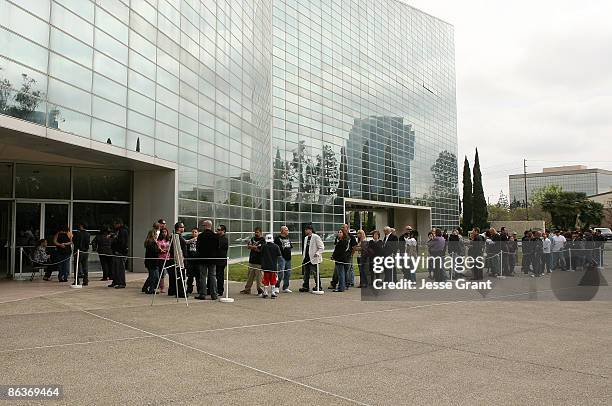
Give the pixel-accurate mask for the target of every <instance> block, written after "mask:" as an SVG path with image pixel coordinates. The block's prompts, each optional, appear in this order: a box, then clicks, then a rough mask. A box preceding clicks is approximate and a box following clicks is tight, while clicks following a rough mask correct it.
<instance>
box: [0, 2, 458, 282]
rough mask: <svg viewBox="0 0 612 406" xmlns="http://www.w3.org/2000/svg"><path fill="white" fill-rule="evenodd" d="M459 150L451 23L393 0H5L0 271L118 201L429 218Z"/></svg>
mask: <svg viewBox="0 0 612 406" xmlns="http://www.w3.org/2000/svg"><path fill="white" fill-rule="evenodd" d="M456 155H457V134H456V103H455V68H454V40H453V27H452V26H451V25H449V24H448V23H446V22H444V21H441V20H440V19H438V18H435V17H432V16H430V15H428V14H426V13H423V12H421V11H419V10H417V9H414V8H412V7H410V6H409V5H407V4H405V3H403V2H400V1H398V0H381V1H372V0H272V1H271V0H96V1H90V0H37V1H23V0H0V178H1V179H2V182H0V249H1V250H2V252H1V253H0V273H2V274H6V275H8V276H13V277H17V276H19V275H20V273H21V272H23V269H24V266H25V265H24V252H26V253H27V250H28V249H29V247H31V246H32V245H33V243H34V242H35V241H36V240H38V239H41V238H50V237H51V236H52V235H53V234H54V233H55V232H56V231H57V229H58V227H60V226H61V225H63V224H68V225H69V226H70V227H73V228H74V227H75V226H76V224H77V223H84V224H86V226H87V228H88V229H90V230H92V232H93V233H95V232H97V230H100V229H101V228H103V227H104V226H105V225H107V224H109V223H110V222H111V221H112V219H113V218H116V217H121V218H122V219H123V220H124V222H125V223H126V225H127V226H128V228H129V230H130V235H131V252H132V255H136V256H137V255H140V254H142V252H141V251H142V249H141V247H142V241H143V239H144V237H145V234H146V232H147V230H148V229H149V227H150V226H151V224H152V222H153V221H155V220H156V219H158V218H160V217H163V218H166V219H167V220H168V223H172V222H174V220H175V219H179V220H180V221H183V222H184V223H185V225H186V227H187V229H188V230H189V228H191V227H193V226H195V225H196V224H198V223H199V221H200V220H202V219H205V218H209V219H212V220H213V221H214V223H215V224H225V225H226V226H227V229H228V231H229V238H230V244H231V249H230V255H231V257H233V258H238V257H243V256H245V255H246V254H247V250H246V248H245V247H244V242H245V239H246V238H248V237H249V236H250V235H251V233H252V231H253V229H254V228H255V227H256V226H261V227H262V228H263V229H264V230H265V231H268V230H270V228H272V229H273V230H278V228H279V227H280V226H281V225H283V224H286V225H287V226H288V227H289V229H290V231H291V235H292V237H293V239H294V241H300V235H301V231H302V229H303V227H304V226H305V225H306V224H308V223H313V225H314V227H315V229H316V231H317V232H318V233H319V234H321V235H322V236H323V237H324V239H326V240H327V241H330V240H331V239H332V238H333V234H334V231H335V230H337V229H338V228H339V226H340V225H341V224H342V223H344V222H345V221H349V222H350V224H351V227H352V228H363V229H365V230H366V231H368V232H369V231H372V230H373V229H375V228H378V229H380V228H381V227H382V226H384V225H387V224H389V225H392V226H395V227H398V228H399V227H403V225H404V224H412V225H413V226H414V227H417V229H418V230H419V231H421V234H422V235H424V234H425V235H426V231H427V230H428V229H429V228H430V227H431V226H439V227H444V228H450V227H453V226H456V225H457V224H458V220H459V212H458V193H457V158H456ZM295 245H296V249H299V248H300V247H299V243H298V244H295ZM330 247H331V244H330ZM90 260H91V261H96V259H93V258H92V259H90ZM139 266H140V264H139V263H138V264H136V262H135V263H134V268H138V267H139Z"/></svg>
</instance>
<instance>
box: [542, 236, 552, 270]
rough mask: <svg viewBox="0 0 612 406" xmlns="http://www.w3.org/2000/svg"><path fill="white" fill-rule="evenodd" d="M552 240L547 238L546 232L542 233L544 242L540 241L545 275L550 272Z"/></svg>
mask: <svg viewBox="0 0 612 406" xmlns="http://www.w3.org/2000/svg"><path fill="white" fill-rule="evenodd" d="M551 249H552V240H551V239H550V238H549V234H548V231H545V232H544V240H542V251H544V266H543V269H546V273H551V272H552V254H551Z"/></svg>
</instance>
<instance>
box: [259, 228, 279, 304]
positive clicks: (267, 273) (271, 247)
mask: <svg viewBox="0 0 612 406" xmlns="http://www.w3.org/2000/svg"><path fill="white" fill-rule="evenodd" d="M280 257H281V250H280V248H279V247H278V245H276V244H275V243H274V236H273V235H272V234H266V242H265V244H263V245H262V247H261V270H262V271H263V279H262V284H263V294H262V296H261V297H263V298H264V299H265V298H267V297H268V292H270V298H271V299H276V290H275V289H274V287H275V286H276V272H277V271H278V259H279V258H280Z"/></svg>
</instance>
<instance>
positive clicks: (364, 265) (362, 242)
mask: <svg viewBox="0 0 612 406" xmlns="http://www.w3.org/2000/svg"><path fill="white" fill-rule="evenodd" d="M368 245H369V244H368V240H367V239H366V234H365V231H363V230H359V231H357V245H356V246H355V248H354V251H355V252H356V253H357V266H358V267H359V285H358V286H357V287H358V288H367V287H368V273H369V272H368V269H369V267H370V252H369V247H368Z"/></svg>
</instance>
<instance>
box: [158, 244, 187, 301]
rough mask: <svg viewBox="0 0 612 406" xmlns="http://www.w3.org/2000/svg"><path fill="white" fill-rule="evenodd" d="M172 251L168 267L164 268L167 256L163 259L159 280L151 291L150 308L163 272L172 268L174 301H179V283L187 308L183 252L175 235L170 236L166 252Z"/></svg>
mask: <svg viewBox="0 0 612 406" xmlns="http://www.w3.org/2000/svg"><path fill="white" fill-rule="evenodd" d="M172 249H173V250H174V262H173V264H172V265H170V266H166V262H168V256H167V255H166V257H165V258H164V262H163V264H162V268H161V272H160V273H159V279H157V286H156V287H155V290H154V291H153V297H152V298H151V306H153V303H154V302H155V296H156V295H157V290H158V289H159V284H160V282H161V280H162V278H163V276H164V272H166V269H170V268H174V277H175V278H176V301H177V303H178V301H179V289H178V284H179V281H180V283H181V285H182V286H183V295H184V296H185V305H186V306H189V301H188V300H187V278H186V272H187V271H186V270H185V264H184V259H183V251H182V250H181V243H180V242H179V235H178V234H176V233H173V234H172V239H170V245H169V246H168V251H170V250H172Z"/></svg>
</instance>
